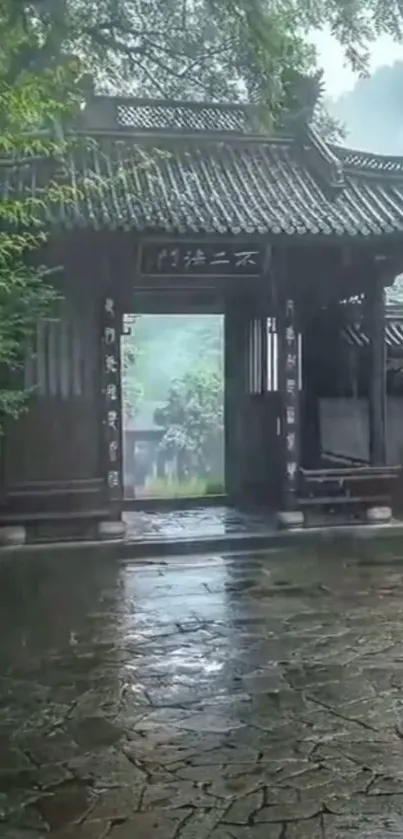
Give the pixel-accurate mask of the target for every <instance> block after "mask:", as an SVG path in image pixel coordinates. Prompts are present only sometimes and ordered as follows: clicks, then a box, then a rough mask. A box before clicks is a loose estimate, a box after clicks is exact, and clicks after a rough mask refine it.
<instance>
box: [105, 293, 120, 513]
mask: <svg viewBox="0 0 403 839" xmlns="http://www.w3.org/2000/svg"><path fill="white" fill-rule="evenodd" d="M103 348H104V353H103V363H104V370H103V379H104V392H105V428H106V434H105V440H106V446H107V481H108V489H109V494H110V497H111V498H119V496H120V492H121V470H120V412H119V386H120V381H119V379H120V369H119V358H120V356H119V334H118V330H117V328H116V313H115V301H114V300H113V299H112V298H111V297H107V298H106V299H105V306H104V332H103Z"/></svg>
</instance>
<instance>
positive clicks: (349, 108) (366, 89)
mask: <svg viewBox="0 0 403 839" xmlns="http://www.w3.org/2000/svg"><path fill="white" fill-rule="evenodd" d="M326 105H327V108H328V110H329V111H330V113H331V114H332V116H333V117H335V118H336V119H337V120H339V121H340V122H341V123H342V124H343V126H344V128H345V139H344V141H343V144H344V145H346V146H349V147H351V148H357V149H361V150H362V151H367V152H373V153H374V154H390V155H403V61H396V62H395V63H394V64H392V65H391V66H383V67H379V68H378V69H377V70H376V71H375V72H374V73H373V74H372V75H371V76H369V77H368V78H365V79H358V80H357V82H356V84H355V86H354V88H353V89H352V90H350V91H348V92H346V93H343V94H342V95H341V96H339V97H337V98H335V97H327V99H326Z"/></svg>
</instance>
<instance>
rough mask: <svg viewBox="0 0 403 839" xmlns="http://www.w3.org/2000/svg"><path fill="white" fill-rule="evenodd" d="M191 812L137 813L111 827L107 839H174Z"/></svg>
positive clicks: (156, 811)
mask: <svg viewBox="0 0 403 839" xmlns="http://www.w3.org/2000/svg"><path fill="white" fill-rule="evenodd" d="M192 815H193V811H192V810H182V811H178V810H176V811H175V812H174V813H172V812H169V810H154V812H153V813H138V814H137V815H136V816H134V817H133V819H129V820H128V821H126V822H125V823H124V824H120V825H115V826H114V827H112V830H111V831H110V834H109V836H108V839H134V837H135V839H151V837H152V839H176V837H179V836H180V832H181V826H183V827H184V826H185V825H186V822H187V821H188V820H189V819H190V818H191V817H192Z"/></svg>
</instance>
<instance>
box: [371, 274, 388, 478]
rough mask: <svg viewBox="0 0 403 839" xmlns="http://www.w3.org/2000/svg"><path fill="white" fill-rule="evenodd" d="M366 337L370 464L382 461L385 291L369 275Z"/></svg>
mask: <svg viewBox="0 0 403 839" xmlns="http://www.w3.org/2000/svg"><path fill="white" fill-rule="evenodd" d="M367 306H368V332H369V339H370V368H369V460H370V464H371V466H383V465H384V464H385V463H386V348H385V291H384V287H383V282H382V280H381V279H380V278H378V277H377V276H374V277H373V281H372V285H371V288H370V290H369V292H368V296H367Z"/></svg>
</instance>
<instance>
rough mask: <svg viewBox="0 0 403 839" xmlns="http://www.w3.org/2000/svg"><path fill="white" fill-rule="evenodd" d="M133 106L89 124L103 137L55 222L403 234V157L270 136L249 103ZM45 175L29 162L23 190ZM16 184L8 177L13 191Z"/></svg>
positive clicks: (71, 168) (82, 157) (310, 138)
mask: <svg viewBox="0 0 403 839" xmlns="http://www.w3.org/2000/svg"><path fill="white" fill-rule="evenodd" d="M111 101H114V100H111ZM119 107H121V108H123V107H124V108H126V111H124V112H123V111H119ZM127 108H129V105H128V104H127V102H126V103H125V102H123V104H122V101H121V100H117V103H116V102H114V108H113V119H112V121H111V122H110V123H109V124H108V125H106V124H105V125H102V119H101V117H102V111H99V112H98V113H97V114H96V119H95V121H94V129H93V130H92V132H91V131H90V125H88V123H87V125H86V126H85V125H84V127H83V128H82V132H83V133H87V134H88V133H92V137H93V139H92V142H91V143H90V144H89V145H87V146H86V148H85V150H84V149H81V150H80V152H79V153H78V152H77V153H76V154H75V155H74V158H73V157H72V158H71V159H70V161H69V163H68V165H67V168H66V173H65V177H67V181H68V182H70V183H71V184H72V185H73V187H75V188H76V200H75V201H74V203H70V204H65V205H61V206H57V207H54V208H53V209H52V212H50V211H49V221H50V222H51V223H56V224H62V225H68V226H73V227H74V226H91V227H96V228H102V227H107V228H124V229H136V230H139V231H149V232H156V233H157V232H158V233H161V232H166V233H172V234H180V233H189V234H197V235H199V234H201V235H202V234H204V233H211V234H235V235H237V234H258V235H259V234H262V235H265V234H271V235H272V236H274V237H275V236H277V235H279V234H286V235H287V236H293V237H301V236H305V235H315V236H318V237H322V238H328V237H330V236H334V235H337V236H347V237H370V236H379V235H383V234H394V233H396V232H401V231H403V160H401V159H400V158H399V159H394V158H379V156H373V155H372V156H371V155H365V154H360V153H355V152H351V151H348V150H341V149H337V148H335V147H331V148H330V147H328V146H326V144H325V143H323V142H321V141H319V140H318V138H316V137H315V135H314V134H313V133H312V132H309V131H307V132H305V135H304V137H303V138H302V140H301V139H295V138H291V139H289V138H286V137H278V138H274V139H267V137H265V136H264V134H263V133H262V130H261V128H260V132H259V130H258V129H257V128H256V126H257V125H258V122H257V121H255V123H254V125H255V127H254V128H253V125H252V123H253V118H252V117H253V114H252V112H251V109H243V108H242V107H241V106H232V107H229V108H223V109H221V108H220V107H219V106H200V105H197V106H185V105H184V104H183V103H179V104H178V105H175V106H174V105H173V104H172V103H171V104H169V105H164V106H163V105H162V104H161V103H154V104H150V103H148V104H147V103H146V104H143V105H141V108H140V110H139V107H138V106H136V108H133V107H132V110H130V109H129V111H127ZM141 109H142V110H141ZM140 111H141V114H140V116H141V120H140V116H139V113H140ZM119 114H120V117H119V119H118V115H119ZM125 114H126V116H125ZM127 114H129V116H128V115H127ZM136 114H137V115H136ZM251 114H252V116H251ZM109 116H110V114H109ZM129 117H130V119H129ZM255 117H256V115H255ZM125 120H126V121H125ZM130 120H131V121H132V122H131V123H130ZM136 120H137V122H136ZM158 120H160V124H162V123H163V127H162V128H161V129H160V130H157V129H156V128H155V125H156V123H158ZM178 120H179V123H178ZM140 122H141V124H140ZM129 123H130V124H129ZM181 125H182V127H180V126H181ZM169 126H170V127H169ZM8 171H10V170H9V169H8ZM17 174H18V178H17ZM33 175H34V180H33V179H32V177H33ZM37 177H38V175H37V173H35V172H34V173H32V172H31V171H30V170H29V168H26V169H25V170H24V171H21V170H20V169H19V170H18V173H16V172H14V176H13V186H12V188H13V189H14V188H15V184H16V180H18V181H19V182H20V183H21V181H22V182H23V183H24V184H25V188H30V189H33V190H35V178H37ZM10 188H11V186H10V176H8V178H7V180H6V181H5V182H4V184H3V194H4V192H6V193H7V192H8V190H9V189H10Z"/></svg>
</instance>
